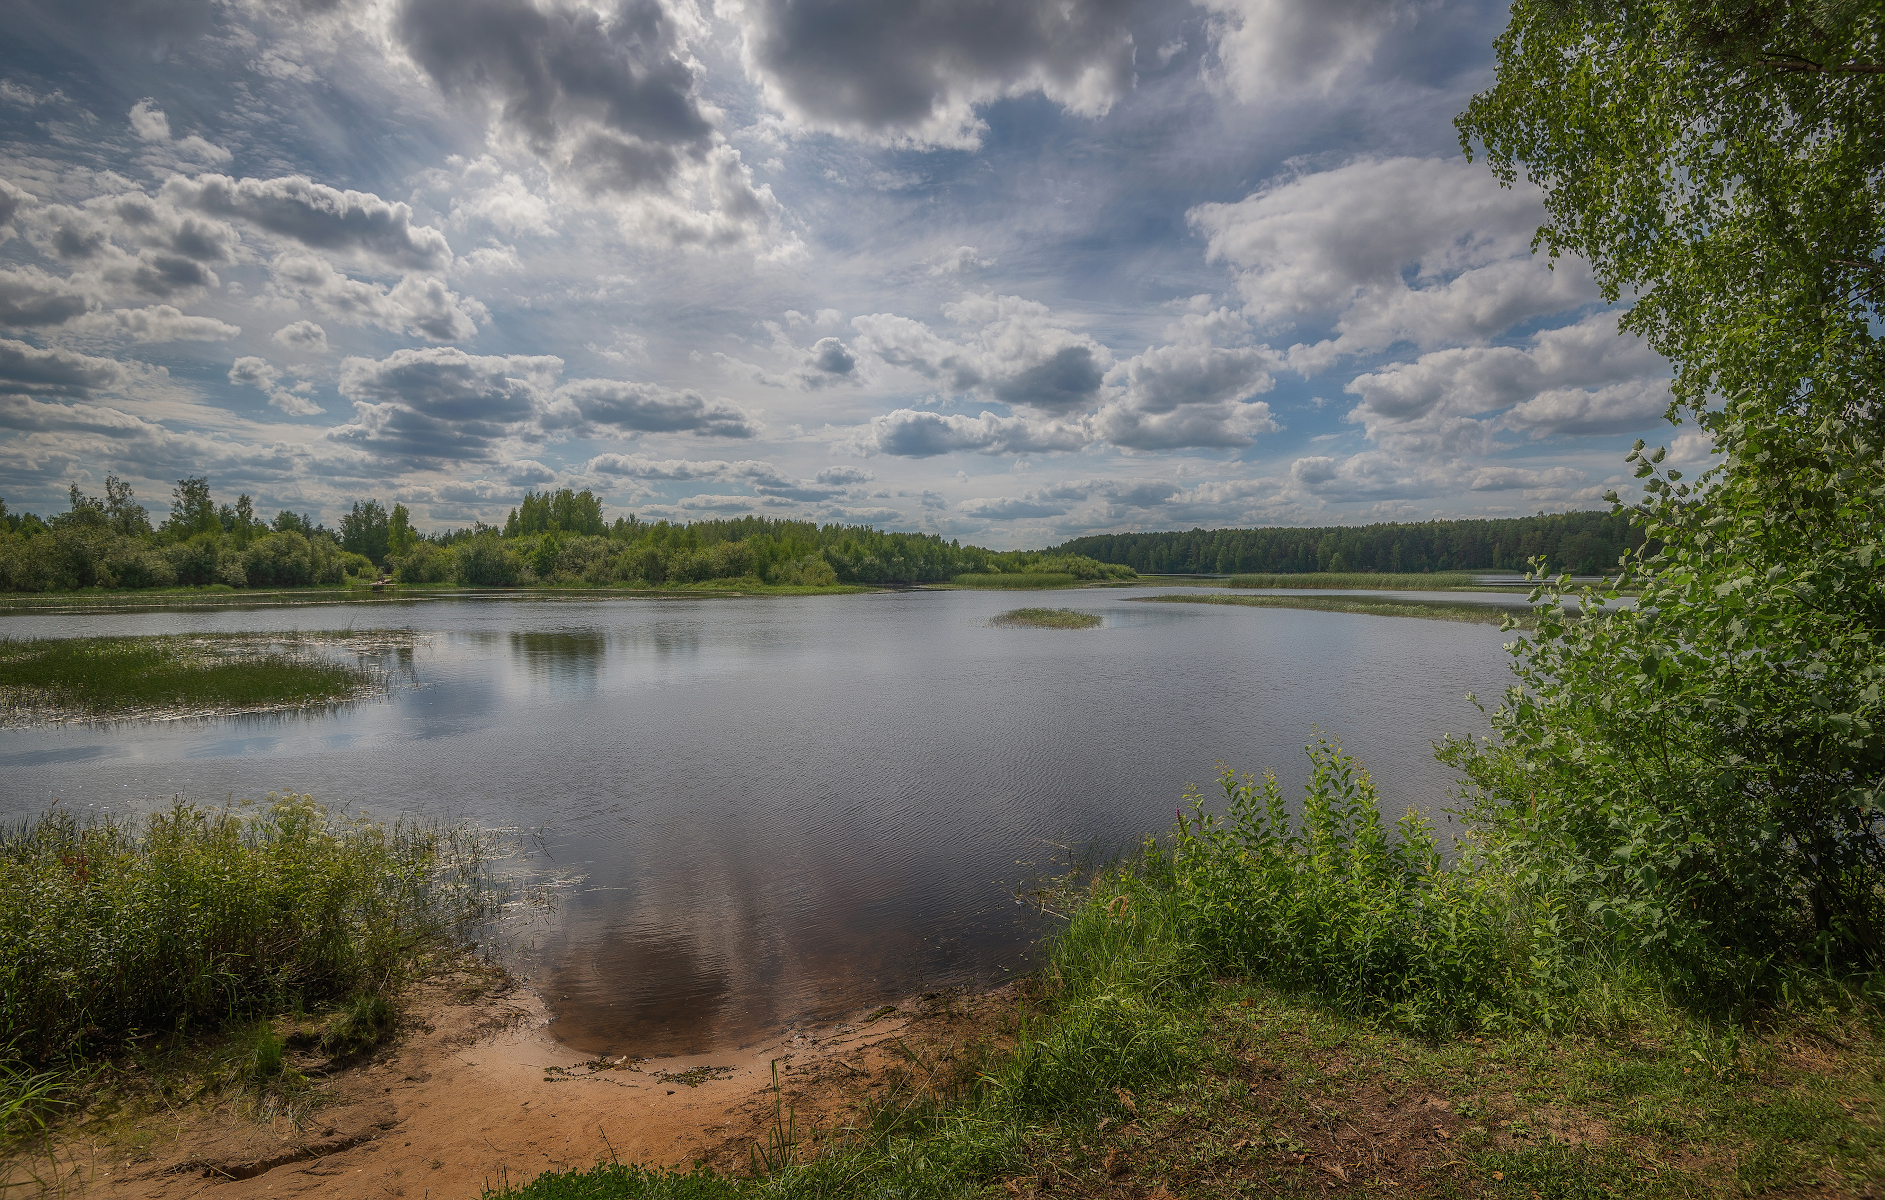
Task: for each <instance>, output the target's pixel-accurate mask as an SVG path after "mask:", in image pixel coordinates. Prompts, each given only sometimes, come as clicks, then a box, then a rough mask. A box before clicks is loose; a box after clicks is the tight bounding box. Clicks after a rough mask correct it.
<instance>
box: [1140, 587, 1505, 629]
mask: <svg viewBox="0 0 1885 1200" xmlns="http://www.w3.org/2000/svg"><path fill="white" fill-rule="evenodd" d="M1136 599H1139V600H1144V601H1147V602H1150V603H1161V604H1234V605H1238V606H1240V607H1243V608H1307V609H1313V610H1315V611H1317V612H1340V613H1363V614H1366V615H1368V616H1374V617H1425V618H1426V619H1428V620H1431V621H1472V622H1477V623H1481V624H1487V625H1497V624H1499V623H1500V621H1501V620H1503V619H1504V618H1505V617H1506V616H1507V615H1508V614H1510V615H1513V616H1517V617H1518V618H1519V623H1520V624H1521V625H1524V624H1525V623H1527V622H1529V621H1530V620H1531V617H1529V616H1526V615H1521V613H1520V612H1515V611H1514V610H1512V609H1509V608H1503V607H1495V606H1493V605H1490V604H1446V603H1443V602H1438V601H1433V600H1394V599H1389V598H1387V597H1384V596H1222V595H1191V594H1184V593H1178V594H1170V595H1162V596H1140V597H1136Z"/></svg>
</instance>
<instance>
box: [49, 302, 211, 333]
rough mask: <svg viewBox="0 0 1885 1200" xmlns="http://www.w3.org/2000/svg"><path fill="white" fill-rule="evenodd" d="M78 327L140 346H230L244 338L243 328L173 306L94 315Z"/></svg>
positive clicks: (156, 306)
mask: <svg viewBox="0 0 1885 1200" xmlns="http://www.w3.org/2000/svg"><path fill="white" fill-rule="evenodd" d="M74 324H75V325H76V327H77V328H79V329H83V330H85V331H86V332H88V333H123V334H128V335H130V337H131V338H132V340H134V341H139V342H184V341H189V342H226V341H229V340H230V339H231V338H237V337H241V336H242V326H240V325H231V324H228V323H227V322H225V321H218V320H217V319H216V318H214V317H192V316H188V315H186V314H185V313H183V312H182V311H181V310H180V309H178V308H176V307H175V306H174V305H169V304H153V305H151V306H150V307H148V308H120V309H115V310H113V311H111V312H98V313H90V314H88V315H86V316H83V317H80V318H79V319H78V320H77V321H75V322H74Z"/></svg>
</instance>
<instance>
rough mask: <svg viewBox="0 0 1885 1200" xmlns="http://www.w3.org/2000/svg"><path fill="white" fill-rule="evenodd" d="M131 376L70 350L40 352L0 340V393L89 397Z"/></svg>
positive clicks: (120, 368)
mask: <svg viewBox="0 0 1885 1200" xmlns="http://www.w3.org/2000/svg"><path fill="white" fill-rule="evenodd" d="M131 374H132V372H131V371H130V370H129V369H128V368H127V367H126V366H125V365H124V364H123V363H120V362H117V361H116V360H114V359H109V358H93V357H92V356H90V355H87V354H79V353H77V352H76V351H72V350H61V349H58V348H56V347H55V348H51V349H41V348H40V347H38V346H31V345H28V344H27V343H25V342H16V341H13V340H12V339H10V338H0V392H11V393H19V392H54V393H63V394H67V395H79V396H83V395H89V394H90V393H92V392H96V391H100V390H105V389H109V388H114V387H118V386H120V385H121V384H123V383H124V382H125V381H126V380H127V379H128V378H130V376H131Z"/></svg>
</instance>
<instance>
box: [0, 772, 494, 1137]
mask: <svg viewBox="0 0 1885 1200" xmlns="http://www.w3.org/2000/svg"><path fill="white" fill-rule="evenodd" d="M492 849H493V847H492V844H491V842H490V841H489V839H487V838H484V837H482V836H480V835H477V834H475V833H473V832H471V831H468V830H465V829H458V828H444V827H438V826H426V825H415V824H410V823H401V824H394V825H385V824H380V823H376V822H373V821H370V820H368V819H366V818H364V817H356V818H342V817H338V816H335V815H333V814H330V813H328V812H327V811H326V810H325V809H324V808H322V807H321V806H320V805H318V804H316V803H314V801H313V799H312V798H311V797H308V796H297V795H293V794H289V795H285V796H284V795H273V794H271V795H270V796H269V797H268V799H267V801H266V802H264V803H263V804H260V805H252V804H251V803H250V802H248V801H242V802H241V803H240V804H239V805H237V806H234V807H230V808H222V809H207V808H202V807H198V806H195V805H192V804H188V803H186V802H184V801H182V800H178V801H176V802H174V803H173V804H172V805H171V806H170V807H168V808H166V809H164V810H162V811H160V812H157V813H154V814H152V815H150V816H149V817H147V818H145V819H143V820H138V821H133V820H126V821H118V820H113V819H110V818H108V817H97V818H81V817H79V816H78V815H76V814H74V813H71V812H69V811H67V810H64V809H60V808H54V809H52V810H50V811H48V812H47V813H45V814H44V815H42V816H40V817H39V818H37V819H35V820H32V821H29V822H26V823H24V824H18V825H14V826H12V827H10V828H6V829H4V830H0V1141H4V1140H7V1139H10V1138H16V1137H19V1136H22V1135H24V1134H27V1133H30V1132H32V1129H33V1128H35V1127H38V1126H39V1125H40V1124H41V1123H42V1122H43V1121H44V1120H45V1118H46V1115H47V1114H48V1112H50V1111H53V1110H56V1109H57V1107H58V1106H59V1105H60V1104H62V1103H64V1102H65V1101H66V1099H67V1094H68V1093H70V1092H72V1091H73V1090H75V1089H77V1088H79V1087H81V1085H82V1084H83V1083H84V1081H85V1080H86V1079H87V1077H88V1074H89V1073H90V1072H91V1071H92V1070H93V1068H95V1067H96V1066H97V1065H98V1064H100V1063H102V1062H104V1061H105V1060H107V1059H109V1058H110V1057H112V1056H114V1055H118V1054H123V1053H134V1052H135V1051H136V1050H137V1049H138V1048H139V1047H145V1046H148V1045H149V1044H150V1042H151V1039H157V1040H159V1041H175V1040H177V1039H183V1038H185V1037H186V1036H188V1037H195V1036H198V1035H203V1034H214V1033H215V1032H216V1031H219V1030H225V1029H227V1030H229V1031H231V1032H230V1033H229V1035H228V1036H227V1037H225V1038H223V1039H222V1042H223V1044H222V1045H221V1046H220V1048H218V1049H217V1050H216V1051H215V1052H214V1053H215V1054H216V1055H219V1056H221V1057H222V1058H224V1059H227V1060H228V1061H226V1062H224V1063H223V1064H222V1065H221V1066H220V1067H218V1068H217V1069H216V1071H214V1072H212V1073H213V1074H216V1075H219V1076H222V1077H225V1078H226V1079H227V1081H229V1082H231V1083H234V1084H238V1085H249V1084H254V1083H256V1082H258V1081H267V1080H272V1079H275V1078H276V1077H277V1076H280V1075H281V1074H282V1061H283V1059H282V1053H283V1050H282V1043H281V1041H280V1040H279V1038H278V1036H277V1035H276V1033H275V1032H274V1029H273V1026H272V1025H270V1024H269V1023H268V1022H267V1021H266V1020H264V1018H266V1017H268V1016H270V1015H271V1014H280V1013H288V1012H296V1013H298V1012H303V1011H308V1010H313V1009H317V1008H320V1007H323V1006H329V1007H331V1006H338V1008H337V1011H336V1012H335V1015H334V1017H333V1018H332V1020H331V1021H330V1022H329V1024H328V1025H327V1027H326V1029H325V1031H324V1033H323V1035H322V1039H321V1040H322V1042H323V1043H324V1048H325V1049H326V1050H327V1051H328V1052H330V1053H335V1054H344V1053H347V1052H349V1051H351V1050H355V1049H358V1048H360V1047H362V1046H365V1045H368V1044H371V1043H372V1042H373V1041H375V1040H377V1038H378V1037H379V1036H380V1035H381V1034H383V1033H384V1032H385V1030H386V1029H387V1027H388V1026H389V1024H390V1022H391V1012H390V1009H389V1007H388V1003H387V999H388V998H389V997H391V996H393V995H395V994H396V993H397V992H398V991H399V990H400V989H401V988H402V987H403V986H404V985H405V984H406V983H407V982H408V981H410V979H412V978H413V977H415V975H417V974H418V973H420V972H422V971H424V970H425V969H426V968H427V963H428V962H429V961H430V958H431V956H433V955H435V954H440V953H445V952H449V951H454V950H456V949H457V948H458V947H459V946H460V945H462V938H464V937H465V936H466V935H467V934H468V932H469V931H470V930H471V929H472V927H473V925H474V923H476V922H478V921H480V920H483V919H484V918H485V917H487V916H488V915H490V914H491V913H493V912H494V911H495V906H496V905H497V904H498V902H499V901H500V900H501V899H502V896H501V894H500V891H499V889H498V888H497V887H496V885H495V884H494V883H493V881H492V880H491V878H490V876H489V874H488V872H487V867H486V863H487V862H488V860H489V858H490V855H491V853H492Z"/></svg>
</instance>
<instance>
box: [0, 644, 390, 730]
mask: <svg viewBox="0 0 1885 1200" xmlns="http://www.w3.org/2000/svg"><path fill="white" fill-rule="evenodd" d="M225 642H226V643H227V644H226V645H225V644H224V643H225ZM372 682H373V679H372V676H371V674H370V673H369V672H367V671H365V670H362V669H361V668H359V667H355V666H349V665H347V664H345V663H339V662H334V661H331V660H328V659H323V658H318V657H316V656H314V655H311V654H304V653H288V652H283V651H280V650H265V649H258V648H256V643H254V642H253V640H251V639H233V640H230V639H222V640H217V639H208V638H203V637H184V636H161V637H96V638H45V639H32V640H12V639H9V640H4V641H0V703H4V705H5V707H6V708H7V709H9V710H12V711H13V712H14V713H18V712H21V711H25V712H28V713H30V712H33V711H40V710H49V711H53V712H59V711H73V712H78V713H81V714H92V715H99V716H110V715H113V714H122V713H130V712H135V711H139V710H153V709H157V710H161V709H184V710H189V709H201V708H219V709H229V708H235V709H241V708H259V707H281V706H295V705H302V704H323V703H333V702H336V701H340V700H345V699H348V698H349V697H352V696H354V695H357V694H359V693H360V692H362V691H364V690H365V689H366V688H368V687H369V686H371V684H372Z"/></svg>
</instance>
